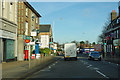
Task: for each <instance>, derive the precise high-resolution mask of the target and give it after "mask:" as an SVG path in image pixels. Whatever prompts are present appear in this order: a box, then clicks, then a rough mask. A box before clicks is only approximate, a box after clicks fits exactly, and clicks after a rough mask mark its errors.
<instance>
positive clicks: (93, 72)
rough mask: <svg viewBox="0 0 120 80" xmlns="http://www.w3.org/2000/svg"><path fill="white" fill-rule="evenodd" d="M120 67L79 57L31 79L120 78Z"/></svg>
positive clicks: (56, 64)
mask: <svg viewBox="0 0 120 80" xmlns="http://www.w3.org/2000/svg"><path fill="white" fill-rule="evenodd" d="M119 67H120V65H117V64H114V63H109V62H107V61H104V60H102V61H91V60H88V59H87V57H81V56H80V55H79V56H78V60H77V61H76V60H68V61H64V58H63V57H61V59H60V60H58V61H56V62H55V63H52V64H51V65H49V66H47V67H46V68H44V69H42V70H39V71H37V72H36V73H34V74H33V75H31V76H29V77H28V78H27V79H28V80H30V79H31V78H87V79H89V78H105V79H110V78H119V76H120V75H119V74H120V73H119V71H120V70H118V69H119Z"/></svg>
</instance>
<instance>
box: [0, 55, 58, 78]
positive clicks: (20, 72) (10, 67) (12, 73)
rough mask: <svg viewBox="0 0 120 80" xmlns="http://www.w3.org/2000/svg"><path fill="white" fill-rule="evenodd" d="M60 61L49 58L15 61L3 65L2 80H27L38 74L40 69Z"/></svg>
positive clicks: (52, 57)
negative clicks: (26, 79) (27, 77)
mask: <svg viewBox="0 0 120 80" xmlns="http://www.w3.org/2000/svg"><path fill="white" fill-rule="evenodd" d="M57 59H59V57H54V56H47V57H42V58H40V59H35V60H31V62H30V65H29V61H14V62H7V63H2V79H3V80H6V79H15V80H19V79H22V78H25V77H26V76H28V75H31V74H32V73H34V72H36V71H37V70H38V69H42V68H44V67H45V66H47V65H49V64H51V63H53V62H54V61H56V60H57Z"/></svg>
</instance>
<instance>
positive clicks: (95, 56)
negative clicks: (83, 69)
mask: <svg viewBox="0 0 120 80" xmlns="http://www.w3.org/2000/svg"><path fill="white" fill-rule="evenodd" d="M88 60H99V61H101V55H100V54H99V52H97V51H92V52H90V53H89V55H88Z"/></svg>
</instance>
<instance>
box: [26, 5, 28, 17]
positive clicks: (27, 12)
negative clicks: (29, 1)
mask: <svg viewBox="0 0 120 80" xmlns="http://www.w3.org/2000/svg"><path fill="white" fill-rule="evenodd" d="M26 16H27V17H28V8H27V7H26Z"/></svg>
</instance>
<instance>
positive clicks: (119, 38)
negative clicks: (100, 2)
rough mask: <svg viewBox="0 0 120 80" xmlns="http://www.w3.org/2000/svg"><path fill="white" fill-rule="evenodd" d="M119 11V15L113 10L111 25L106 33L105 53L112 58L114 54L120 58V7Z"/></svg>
mask: <svg viewBox="0 0 120 80" xmlns="http://www.w3.org/2000/svg"><path fill="white" fill-rule="evenodd" d="M119 4H120V2H119ZM118 10H119V14H118V15H117V12H116V11H115V10H112V12H111V23H110V24H109V25H108V26H107V31H106V33H105V41H104V43H105V44H104V49H105V50H104V52H105V53H106V55H107V56H111V55H112V53H114V55H115V56H120V5H119V9H118Z"/></svg>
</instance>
